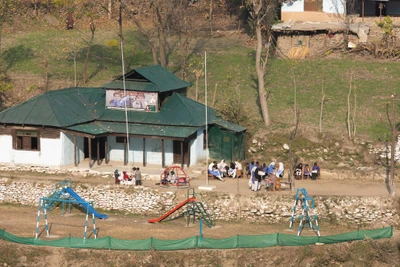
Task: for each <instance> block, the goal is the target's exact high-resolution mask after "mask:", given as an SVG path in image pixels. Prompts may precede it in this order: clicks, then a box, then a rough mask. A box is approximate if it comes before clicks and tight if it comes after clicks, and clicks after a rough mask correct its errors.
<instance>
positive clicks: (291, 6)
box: [281, 0, 304, 12]
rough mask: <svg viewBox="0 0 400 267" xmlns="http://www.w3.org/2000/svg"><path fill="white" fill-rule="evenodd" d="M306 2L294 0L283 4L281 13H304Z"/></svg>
mask: <svg viewBox="0 0 400 267" xmlns="http://www.w3.org/2000/svg"><path fill="white" fill-rule="evenodd" d="M303 11H304V0H292V1H287V2H284V3H283V4H282V9H281V12H303Z"/></svg>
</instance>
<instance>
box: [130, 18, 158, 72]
mask: <svg viewBox="0 0 400 267" xmlns="http://www.w3.org/2000/svg"><path fill="white" fill-rule="evenodd" d="M132 20H133V22H135V24H136V26H137V27H138V29H139V31H140V33H141V34H143V36H144V37H145V38H146V40H147V42H148V43H149V45H150V48H151V52H152V54H153V62H154V64H155V65H157V64H158V53H157V49H156V45H155V44H154V42H153V41H152V40H151V36H150V35H149V34H148V33H147V32H146V30H145V29H144V28H143V25H142V23H141V22H140V20H139V19H137V18H136V17H135V16H133V18H132Z"/></svg>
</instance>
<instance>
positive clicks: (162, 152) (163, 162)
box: [161, 139, 165, 168]
mask: <svg viewBox="0 0 400 267" xmlns="http://www.w3.org/2000/svg"><path fill="white" fill-rule="evenodd" d="M161 167H163V168H165V147H164V139H161Z"/></svg>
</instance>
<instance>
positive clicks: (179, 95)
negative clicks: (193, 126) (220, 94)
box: [174, 92, 209, 125]
mask: <svg viewBox="0 0 400 267" xmlns="http://www.w3.org/2000/svg"><path fill="white" fill-rule="evenodd" d="M174 94H177V95H178V97H179V100H180V101H181V102H182V104H183V105H184V106H185V108H186V110H187V111H188V112H189V113H190V115H191V116H192V118H193V119H194V120H196V122H197V124H199V125H206V121H205V119H204V121H200V122H199V121H198V120H197V119H196V116H193V113H192V110H190V109H188V107H187V106H186V103H185V102H184V101H183V98H186V99H188V100H190V101H193V102H196V103H197V104H200V105H203V106H205V105H204V104H202V103H200V102H197V101H195V100H193V99H191V98H188V97H185V96H183V95H181V94H179V93H175V92H174ZM208 108H209V107H208ZM208 108H207V113H208Z"/></svg>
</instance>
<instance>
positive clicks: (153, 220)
mask: <svg viewBox="0 0 400 267" xmlns="http://www.w3.org/2000/svg"><path fill="white" fill-rule="evenodd" d="M193 201H196V198H194V197H191V198H188V199H186V200H185V201H182V202H181V203H179V204H178V205H177V206H176V207H175V208H173V209H171V210H170V211H168V212H167V213H165V214H164V215H163V216H161V217H160V218H154V219H150V220H148V221H147V222H149V223H156V222H161V221H162V220H164V219H165V218H167V217H168V216H169V215H171V214H172V213H174V212H175V211H177V210H179V209H180V208H182V207H183V206H185V205H186V204H187V203H189V202H193Z"/></svg>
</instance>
